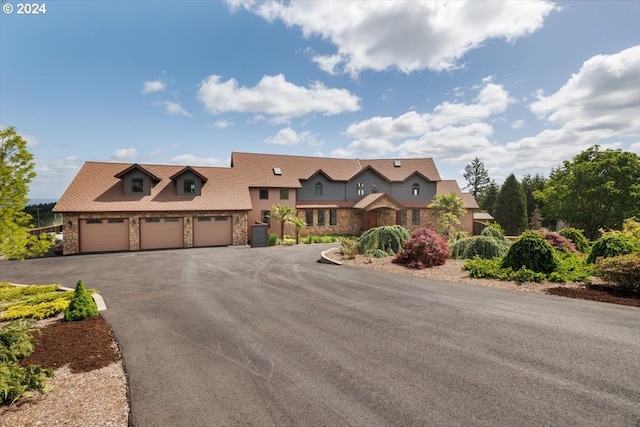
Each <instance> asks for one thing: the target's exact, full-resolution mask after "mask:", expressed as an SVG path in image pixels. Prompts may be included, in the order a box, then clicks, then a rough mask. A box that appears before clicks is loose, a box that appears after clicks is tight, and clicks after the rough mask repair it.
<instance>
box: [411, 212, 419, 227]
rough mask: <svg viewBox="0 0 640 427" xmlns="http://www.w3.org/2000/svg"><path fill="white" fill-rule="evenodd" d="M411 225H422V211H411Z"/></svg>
mask: <svg viewBox="0 0 640 427" xmlns="http://www.w3.org/2000/svg"><path fill="white" fill-rule="evenodd" d="M411 225H420V209H412V210H411Z"/></svg>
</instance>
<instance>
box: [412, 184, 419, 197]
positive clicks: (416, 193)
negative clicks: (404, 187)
mask: <svg viewBox="0 0 640 427" xmlns="http://www.w3.org/2000/svg"><path fill="white" fill-rule="evenodd" d="M411 194H413V195H414V196H419V195H420V184H418V183H415V184H413V185H412V186H411Z"/></svg>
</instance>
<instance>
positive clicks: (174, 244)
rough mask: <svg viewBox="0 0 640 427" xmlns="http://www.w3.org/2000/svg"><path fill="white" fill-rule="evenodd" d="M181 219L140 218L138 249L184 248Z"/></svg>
mask: <svg viewBox="0 0 640 427" xmlns="http://www.w3.org/2000/svg"><path fill="white" fill-rule="evenodd" d="M183 233H184V232H183V227H182V218H140V249H171V248H182V247H183V246H184V234H183Z"/></svg>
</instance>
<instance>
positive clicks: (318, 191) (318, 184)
mask: <svg viewBox="0 0 640 427" xmlns="http://www.w3.org/2000/svg"><path fill="white" fill-rule="evenodd" d="M316 196H322V183H321V182H316Z"/></svg>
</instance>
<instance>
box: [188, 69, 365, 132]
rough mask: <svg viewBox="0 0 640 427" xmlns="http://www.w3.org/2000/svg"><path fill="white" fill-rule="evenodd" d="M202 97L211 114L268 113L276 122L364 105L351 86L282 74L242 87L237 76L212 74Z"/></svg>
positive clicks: (201, 86)
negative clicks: (299, 81) (302, 81)
mask: <svg viewBox="0 0 640 427" xmlns="http://www.w3.org/2000/svg"><path fill="white" fill-rule="evenodd" d="M198 99H199V100H200V101H201V102H202V103H203V104H204V105H205V107H206V109H207V111H209V113H211V114H219V113H224V112H231V111H232V112H242V113H254V114H266V115H269V116H271V117H272V118H273V121H274V122H284V121H287V120H289V119H291V118H293V117H300V116H304V115H307V114H311V113H321V114H324V115H334V114H340V113H343V112H346V111H357V110H359V109H360V98H358V97H357V96H355V95H352V94H351V93H350V92H349V91H348V90H345V89H330V88H327V87H325V86H324V85H323V84H322V83H320V82H316V83H314V84H312V85H311V86H310V87H308V88H307V87H303V86H297V85H295V84H293V83H290V82H288V81H286V80H285V77H284V76H283V75H282V74H278V75H276V76H263V77H262V79H261V80H260V81H259V82H258V84H257V85H256V86H254V87H252V88H249V87H239V86H238V82H237V81H236V79H233V78H232V79H229V80H227V81H226V82H223V81H221V77H220V76H216V75H212V76H209V77H208V78H206V79H205V80H204V81H203V82H202V84H201V85H200V89H199V90H198Z"/></svg>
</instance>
